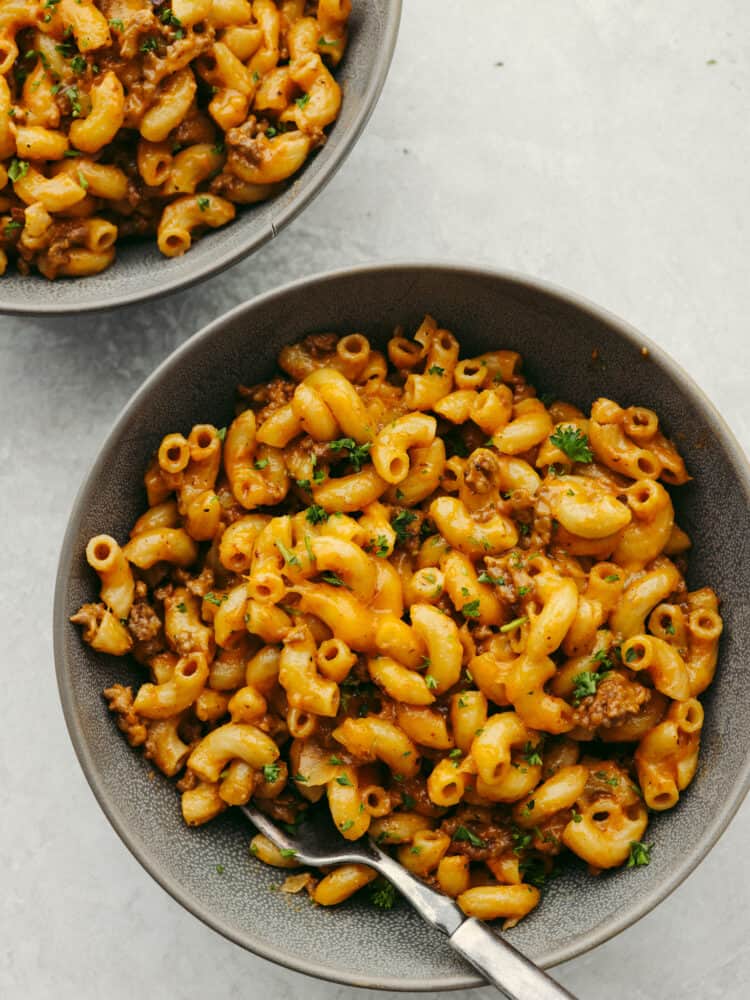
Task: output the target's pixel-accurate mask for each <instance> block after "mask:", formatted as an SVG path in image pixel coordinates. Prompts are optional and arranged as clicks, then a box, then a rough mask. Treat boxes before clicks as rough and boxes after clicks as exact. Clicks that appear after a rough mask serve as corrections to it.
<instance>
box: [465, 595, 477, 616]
mask: <svg viewBox="0 0 750 1000" xmlns="http://www.w3.org/2000/svg"><path fill="white" fill-rule="evenodd" d="M461 614H462V615H463V616H464V618H478V617H479V598H478V597H475V598H474V600H473V601H469V602H468V604H464V606H463V607H462V608H461Z"/></svg>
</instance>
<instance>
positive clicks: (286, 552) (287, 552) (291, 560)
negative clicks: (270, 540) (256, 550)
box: [275, 538, 301, 566]
mask: <svg viewBox="0 0 750 1000" xmlns="http://www.w3.org/2000/svg"><path fill="white" fill-rule="evenodd" d="M275 545H276V548H277V549H278V550H279V552H280V553H281V554H282V556H283V557H284V562H285V563H288V565H289V566H299V565H301V563H300V561H299V558H298V557H297V556H296V555H295V554H294V553H293V552H292V550H291V549H288V548H287V547H286V545H284V543H283V542H280V541H279V539H278V538H277V539H275Z"/></svg>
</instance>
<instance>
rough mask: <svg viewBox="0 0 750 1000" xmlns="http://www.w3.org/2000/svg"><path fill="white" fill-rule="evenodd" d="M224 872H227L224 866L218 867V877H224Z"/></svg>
mask: <svg viewBox="0 0 750 1000" xmlns="http://www.w3.org/2000/svg"><path fill="white" fill-rule="evenodd" d="M224 872H225V868H224V865H217V866H216V874H217V875H223V874H224Z"/></svg>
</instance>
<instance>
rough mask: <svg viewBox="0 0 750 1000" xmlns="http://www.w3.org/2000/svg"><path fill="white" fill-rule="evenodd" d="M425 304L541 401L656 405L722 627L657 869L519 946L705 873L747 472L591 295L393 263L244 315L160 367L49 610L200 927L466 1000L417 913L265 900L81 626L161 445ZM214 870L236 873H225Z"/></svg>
mask: <svg viewBox="0 0 750 1000" xmlns="http://www.w3.org/2000/svg"><path fill="white" fill-rule="evenodd" d="M426 311H429V312H430V313H432V314H433V315H434V316H435V317H437V319H438V320H439V322H440V323H441V324H442V325H444V326H446V327H448V328H449V329H450V330H452V331H454V332H455V334H456V335H457V336H458V338H459V340H460V341H461V347H462V354H463V356H470V355H472V354H478V353H480V352H481V351H486V350H490V349H493V348H498V347H505V348H512V349H515V350H518V351H521V352H522V354H523V355H524V358H525V359H526V371H527V372H528V373H529V375H530V376H531V377H532V378H533V380H534V383H535V384H536V385H537V386H539V387H540V389H541V390H542V391H554V392H555V393H557V394H559V395H560V396H561V398H563V399H568V400H571V401H572V402H573V403H575V404H577V405H578V406H580V407H582V408H585V409H588V407H589V406H590V404H591V402H592V401H593V399H595V398H596V397H597V396H599V395H606V396H611V397H612V398H614V399H616V400H618V401H619V402H620V403H622V404H623V405H626V406H627V405H629V404H633V403H641V404H644V405H645V406H650V407H653V408H654V409H655V410H657V412H658V413H659V416H660V417H661V418H662V421H663V425H664V426H665V428H666V430H667V433H669V434H671V435H673V436H674V437H675V438H676V440H677V441H678V443H679V446H680V448H681V450H682V452H683V454H684V455H685V457H686V460H687V464H688V468H689V469H690V471H691V472H692V474H693V475H694V476H695V480H694V481H693V482H691V483H690V484H689V485H687V486H686V487H683V488H682V489H680V490H678V491H676V496H677V510H678V518H679V522H680V524H681V525H683V527H685V528H686V529H687V530H688V531H689V532H690V535H691V536H692V538H693V540H694V543H695V544H694V549H693V552H692V559H691V564H690V576H689V581H688V582H689V584H690V586H692V587H698V586H701V585H703V584H711V586H713V587H715V588H716V590H717V591H718V593H719V594H720V595H721V598H722V613H723V615H724V620H725V623H726V629H725V633H724V637H723V640H722V648H721V659H720V666H719V670H718V674H717V677H716V681H715V683H714V685H713V686H712V688H711V689H710V690H709V692H708V693H707V694H706V696H705V698H704V702H705V708H706V725H705V729H704V733H703V747H702V753H701V761H700V767H699V769H698V774H697V777H696V779H695V781H694V782H693V784H692V785H691V786H690V788H689V790H688V791H687V792H686V793H685V794H684V795H683V796H682V799H681V801H680V803H679V805H678V806H677V808H675V809H674V810H672V811H671V812H669V813H665V814H662V815H657V816H654V817H653V820H652V823H651V826H650V828H649V831H648V837H647V838H646V839H647V840H648V841H649V842H653V844H654V845H655V846H654V850H653V854H652V861H651V864H650V865H649V866H648V867H644V868H637V869H630V870H623V871H619V872H615V873H613V874H609V875H603V876H602V877H601V878H598V879H592V878H590V877H589V876H587V875H586V874H585V873H584V872H583V870H581V869H575V868H574V869H571V870H570V871H568V872H567V873H566V874H565V875H564V876H563V877H561V878H559V879H557V880H555V881H554V882H553V883H552V884H551V886H550V888H549V891H548V892H546V893H545V897H544V900H543V902H542V904H541V905H540V906H539V908H538V909H537V910H536V911H535V912H534V913H532V914H531V915H530V916H529V917H528V918H527V919H526V920H524V921H523V922H522V923H521V924H520V925H519V926H518V927H516V928H514V929H513V930H512V931H510V932H509V933H508V938H509V939H510V940H511V941H512V942H513V943H514V944H515V945H517V946H518V947H519V948H521V950H522V951H524V952H525V953H526V954H527V955H529V956H530V957H531V958H532V959H534V960H535V961H537V962H538V963H540V964H542V965H544V966H550V965H554V964H555V963H557V962H561V961H563V960H565V959H569V958H572V957H573V956H575V955H579V954H581V952H583V951H586V950H587V949H588V948H591V947H593V946H594V945H596V944H599V943H600V942H602V941H604V940H605V939H606V938H608V937H610V936H611V935H613V934H615V933H617V932H618V931H619V930H622V929H623V928H624V927H627V926H628V925H629V924H631V923H632V922H633V921H634V920H636V919H637V918H638V917H640V916H642V915H643V914H644V913H646V912H647V911H648V910H650V909H651V908H652V907H653V906H655V905H656V903H658V902H659V901H660V900H661V899H663V898H664V897H665V896H666V895H667V894H668V893H669V892H670V891H671V890H672V889H674V888H675V887H676V886H677V885H678V884H679V883H680V882H681V881H682V880H683V879H684V878H685V876H686V875H687V874H688V873H689V872H690V871H691V870H692V869H693V868H694V867H695V866H696V865H697V863H698V862H699V861H700V859H701V858H702V857H703V856H704V854H705V853H706V852H707V851H708V849H709V848H710V847H711V845H712V844H713V843H714V842H715V841H716V839H717V838H718V836H719V834H720V833H721V831H722V830H723V829H724V827H725V826H726V824H727V823H728V821H729V819H730V818H731V816H732V815H733V813H734V812H735V810H736V809H737V807H738V805H739V804H740V801H741V800H742V797H743V796H744V794H745V791H746V789H747V787H748V780H749V777H750V702H749V701H748V698H747V684H746V671H747V663H748V662H750V620H749V619H750V607H749V605H748V597H747V595H748V593H750V558H748V552H747V547H748V546H747V539H748V537H750V530H749V529H750V525H749V524H748V500H749V498H750V478H749V475H748V467H747V464H746V460H745V457H744V455H743V453H742V452H741V450H740V448H739V446H738V445H737V443H736V442H735V440H734V438H733V437H732V435H731V432H730V431H729V430H728V428H727V427H726V425H725V424H724V422H723V420H722V418H721V417H720V415H719V414H718V413H717V412H716V410H715V409H714V408H713V407H712V405H711V404H710V403H709V402H708V400H707V399H706V398H705V397H704V396H703V394H702V393H701V392H700V390H699V389H698V388H697V387H696V386H695V385H694V384H693V382H692V381H691V380H690V379H689V377H688V376H687V375H686V374H685V373H684V372H683V371H681V369H680V368H679V367H678V366H677V365H676V364H675V363H674V362H673V361H671V360H670V359H669V358H668V357H667V356H666V355H665V354H664V352H663V351H661V350H660V349H659V348H658V347H657V346H656V345H654V344H653V343H651V342H650V341H648V340H646V338H645V337H643V336H641V335H640V334H639V333H638V332H637V331H635V330H633V329H632V328H630V327H628V326H627V325H626V324H624V323H622V322H621V321H620V320H618V319H616V318H615V317H613V316H611V315H609V314H608V313H605V312H603V311H602V310H600V309H598V308H597V307H595V306H593V305H591V304H590V303H588V302H585V301H583V300H581V299H579V298H576V297H574V296H572V295H569V294H567V293H564V292H561V291H558V290H556V289H554V288H550V287H548V286H546V285H543V284H541V283H539V282H536V281H532V280H530V279H526V278H522V277H515V276H510V275H505V274H499V273H495V272H489V271H480V270H470V269H462V268H456V267H448V266H445V267H441V266H430V265H413V266H400V265H385V266H379V267H365V268H358V269H355V270H350V271H343V272H338V273H336V274H330V275H325V276H322V277H316V278H310V279H308V280H305V281H301V282H298V283H296V284H294V285H290V286H288V287H286V288H284V289H282V290H280V291H276V292H271V293H269V294H267V295H264V296H262V297H261V298H259V299H256V300H255V301H254V302H250V303H248V304H247V305H244V306H240V307H239V308H237V309H235V310H234V311H233V312H231V313H229V314H228V315H227V316H225V317H224V318H222V319H219V320H217V321H216V322H215V323H212V324H211V325H210V326H209V327H207V328H206V329H205V330H203V331H202V332H200V333H198V334H196V335H195V336H194V337H193V338H192V339H191V340H189V341H188V342H187V343H186V344H184V345H183V346H182V347H181V348H180V349H179V350H178V351H176V352H175V353H174V354H173V355H172V356H171V358H169V360H167V361H166V362H164V364H163V365H161V367H160V368H158V369H157V371H156V372H155V373H154V374H153V375H152V376H151V377H150V378H149V379H148V381H147V382H146V383H145V385H144V386H143V388H142V389H141V390H140V391H139V392H138V393H137V394H136V395H135V396H134V397H133V399H132V401H131V402H130V404H129V405H128V406H127V407H126V409H125V411H124V412H123V414H122V416H121V417H120V419H119V420H118V421H117V424H116V426H115V428H114V430H113V431H112V433H111V434H110V436H109V438H108V439H107V442H106V443H105V445H104V447H103V448H102V451H101V454H100V456H99V458H98V460H97V462H96V464H95V466H94V468H93V470H92V471H91V473H90V475H89V477H88V479H87V480H86V483H85V484H84V486H83V489H82V491H81V493H80V495H79V497H78V500H77V502H76V504H75V509H74V510H73V513H72V516H71V519H70V526H69V528H68V532H67V536H66V538H65V543H64V546H63V550H62V556H61V560H60V570H59V576H58V581H57V594H56V601H55V626H54V631H55V655H56V661H57V672H58V678H59V684H60V692H61V696H62V701H63V706H64V710H65V716H66V719H67V723H68V727H69V729H70V734H71V737H72V740H73V743H74V744H75V748H76V751H77V753H78V756H79V758H80V761H81V764H82V766H83V768H84V771H85V772H86V776H87V778H88V780H89V782H90V784H91V787H92V789H93V790H94V793H95V795H96V796H97V798H98V800H99V802H100V804H101V806H102V808H103V809H104V811H105V812H106V814H107V816H108V817H109V819H110V821H111V822H112V824H113V826H114V827H115V829H116V830H117V831H118V833H119V834H120V836H121V837H122V839H123V840H124V841H125V843H126V844H127V845H128V847H129V848H130V850H131V851H132V852H133V853H134V854H135V856H136V857H137V858H138V859H139V860H140V861H141V863H142V864H143V865H144V866H145V867H146V869H147V870H148V871H149V872H150V873H151V874H152V875H153V876H154V878H155V879H157V880H158V881H159V882H160V883H161V884H162V885H163V886H164V888H165V889H167V891H168V892H170V893H171V894H172V895H173V896H174V897H175V898H176V899H177V900H179V901H180V902H181V903H182V904H183V905H184V906H186V907H187V908H188V909H189V910H191V911H192V912H193V913H194V914H196V916H198V917H200V918H201V919H202V920H204V921H205V922H206V923H207V924H210V926H212V927H213V928H215V929H216V930H218V931H220V932H221V933H222V934H225V935H226V936H227V937H228V938H231V939H232V940H233V941H236V942H237V943H238V944H241V945H243V947H245V948H248V949H250V950H251V951H253V952H255V953H256V954H258V955H262V956H264V957H265V958H268V959H271V960H272V961H275V962H279V963H281V964H283V965H286V966H289V967H291V968H294V969H297V970H299V971H301V972H307V973H310V974H312V975H316V976H320V977H323V978H327V979H332V980H336V981H338V982H342V983H347V984H353V985H357V986H370V987H380V988H384V989H386V988H387V989H392V990H439V989H456V988H459V987H466V986H471V985H475V984H476V983H477V982H478V980H477V978H476V976H475V974H474V973H473V972H472V970H471V969H469V967H468V966H466V965H464V964H463V963H462V962H461V960H460V959H459V958H457V956H456V955H454V954H453V953H452V952H451V950H450V948H448V947H447V946H446V944H445V941H444V940H443V939H442V938H441V936H440V934H439V933H437V932H434V931H432V930H430V929H428V928H427V927H425V925H424V924H423V923H422V921H421V920H420V918H419V917H418V916H416V914H415V913H413V912H412V911H411V910H410V909H409V908H408V907H407V906H406V905H405V904H404V903H400V904H399V905H397V906H396V908H395V909H394V910H392V911H390V912H381V911H379V910H375V909H373V908H372V907H371V906H369V905H368V904H367V903H366V902H364V903H363V902H356V901H350V902H348V903H346V904H344V905H343V906H342V907H340V908H338V909H333V910H327V909H324V908H322V907H318V908H315V907H313V906H312V905H311V904H310V903H309V901H308V900H307V898H306V897H296V896H292V897H290V896H286V895H283V894H281V893H279V892H275V891H272V890H273V889H274V888H275V887H277V886H278V885H279V884H280V882H281V881H282V878H281V875H280V873H279V872H278V871H275V870H274V869H272V868H267V867H265V866H263V865H262V864H260V863H259V862H257V861H255V860H254V859H253V858H252V857H250V856H249V855H248V849H247V845H248V840H249V837H250V829H249V827H248V824H247V822H246V821H245V819H244V818H243V816H242V815H241V814H239V813H237V812H236V811H233V810H230V811H229V812H228V813H225V814H224V815H223V816H222V817H221V818H220V819H218V820H216V821H215V822H213V823H210V824H208V825H207V826H204V827H201V828H199V829H197V830H189V829H187V827H185V826H184V825H183V822H182V819H181V816H180V808H179V799H178V795H177V794H176V792H175V790H174V788H173V787H172V785H171V783H170V782H169V781H167V780H166V779H164V778H162V777H161V776H160V775H157V776H156V778H154V779H153V780H152V768H151V766H150V765H149V763H148V762H147V761H145V760H144V758H143V756H142V755H141V754H140V753H139V752H134V751H132V750H131V749H130V748H129V747H128V746H127V744H126V742H125V740H124V739H123V737H122V735H121V734H120V733H119V732H118V730H117V728H116V727H115V725H114V723H113V722H112V720H111V718H110V717H109V715H108V713H107V711H106V708H105V705H104V701H103V699H102V696H101V689H102V687H103V686H104V685H105V684H108V683H112V682H122V683H131V682H132V681H134V680H136V679H137V678H139V677H140V672H139V671H138V670H136V669H134V668H133V666H131V665H130V664H129V663H128V661H127V660H117V659H112V658H106V657H102V656H99V655H97V654H95V653H94V652H92V650H91V649H89V647H87V646H84V644H83V643H82V641H81V638H80V634H79V630H78V629H77V628H75V627H74V626H72V625H70V624H69V623H68V616H69V615H70V614H71V613H72V612H73V611H74V610H75V609H77V608H78V606H79V605H80V604H81V603H82V602H84V601H88V600H92V599H94V598H95V594H96V592H97V588H96V581H95V579H94V575H93V573H92V572H91V571H90V570H89V569H88V567H87V565H86V562H85V559H84V547H85V545H86V542H87V540H88V539H89V537H90V536H91V535H93V534H95V533H96V532H99V531H107V532H111V533H112V534H113V535H114V536H115V537H116V538H118V539H120V540H123V539H125V538H126V537H127V532H128V529H129V527H130V525H131V524H132V523H133V521H134V519H135V517H136V516H137V515H138V514H139V513H140V512H141V511H142V509H143V507H144V502H145V498H144V493H143V488H142V482H141V473H142V470H143V469H144V468H145V465H146V462H147V460H148V458H149V456H150V455H151V454H152V452H153V451H154V450H155V448H156V447H157V444H158V442H159V440H160V439H161V437H162V435H164V434H165V433H166V432H168V431H173V430H180V431H183V432H186V431H187V430H188V429H189V428H190V427H191V426H192V425H193V424H194V423H197V422H204V421H212V422H213V423H215V424H216V425H217V426H219V427H220V426H223V425H225V424H227V423H228V422H229V421H230V419H231V416H232V400H233V398H234V390H235V386H236V384H237V383H238V382H243V383H246V384H252V383H254V382H259V381H262V380H265V379H267V378H268V377H269V376H271V375H272V374H273V372H274V362H275V358H276V355H277V352H278V351H279V348H280V347H282V345H284V344H286V343H289V342H290V341H293V340H296V339H298V338H300V337H302V336H303V335H304V334H307V333H310V332H313V331H328V330H335V331H338V332H340V333H347V332H351V331H362V332H363V333H365V334H367V336H368V337H370V338H371V339H372V340H373V342H374V343H376V344H380V345H382V344H383V343H384V342H385V339H386V338H387V337H388V336H389V335H390V333H391V331H392V330H393V327H394V326H395V325H396V324H397V323H403V324H404V325H405V328H406V329H407V330H408V331H413V330H414V329H416V327H417V325H418V323H419V321H420V320H421V318H422V316H423V315H424V313H425V312H426ZM644 346H645V347H646V348H647V349H648V356H647V357H644V356H643V355H642V353H641V349H642V348H643V347H644ZM594 349H596V351H597V352H598V355H597V358H596V360H593V359H592V351H594ZM217 864H220V865H223V866H224V869H225V870H224V873H223V874H221V875H219V874H217V871H216V866H217ZM729 877H730V876H729V875H727V878H729ZM665 960H666V959H665Z"/></svg>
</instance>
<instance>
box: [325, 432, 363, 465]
mask: <svg viewBox="0 0 750 1000" xmlns="http://www.w3.org/2000/svg"><path fill="white" fill-rule="evenodd" d="M328 447H329V448H331V449H333V450H335V451H345V452H347V457H348V459H349V461H350V462H351V464H352V466H353V468H354V471H355V472H359V470H360V469H361V468H362V466H363V465H364V464H365V462H366V461H367V459H368V458H369V456H370V442H369V441H365V443H364V444H357V442H356V441H355V440H354V438H338V439H337V440H336V441H331V443H330V444H329V446H328Z"/></svg>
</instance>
